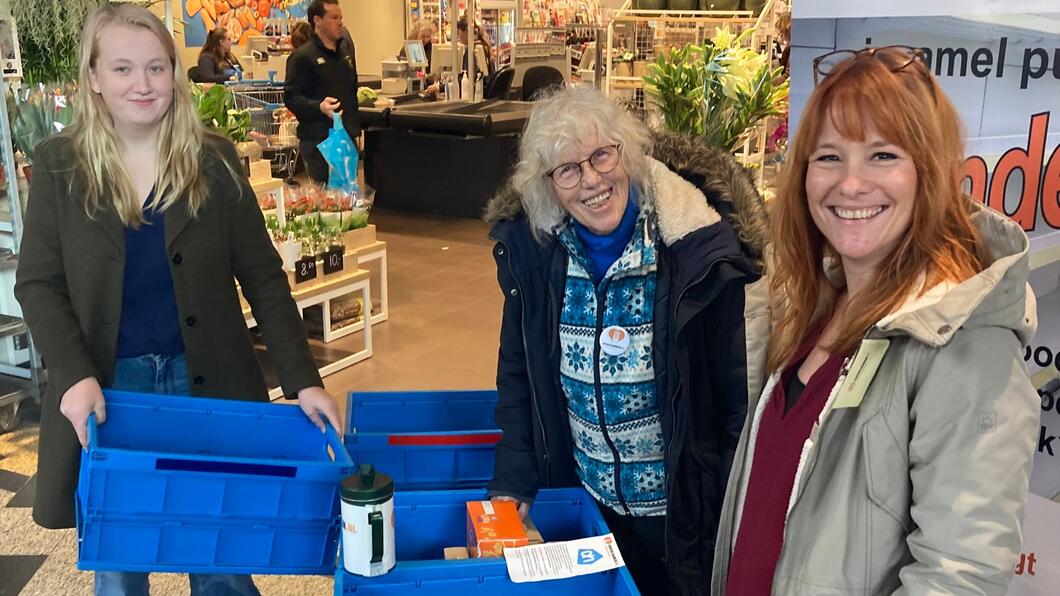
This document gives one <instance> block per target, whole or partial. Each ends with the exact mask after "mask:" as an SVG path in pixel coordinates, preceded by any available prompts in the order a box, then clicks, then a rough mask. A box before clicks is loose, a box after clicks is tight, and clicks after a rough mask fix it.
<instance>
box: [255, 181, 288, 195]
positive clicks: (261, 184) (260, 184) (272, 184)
mask: <svg viewBox="0 0 1060 596" xmlns="http://www.w3.org/2000/svg"><path fill="white" fill-rule="evenodd" d="M250 188H252V189H253V190H254V194H261V193H263V192H269V191H271V190H279V189H281V188H283V179H281V178H272V179H271V180H258V181H253V180H251V182H250Z"/></svg>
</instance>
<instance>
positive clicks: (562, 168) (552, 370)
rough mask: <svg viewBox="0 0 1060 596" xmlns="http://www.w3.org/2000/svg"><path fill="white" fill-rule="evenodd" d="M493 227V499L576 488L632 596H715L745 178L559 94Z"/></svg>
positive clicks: (540, 115)
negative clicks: (496, 339)
mask: <svg viewBox="0 0 1060 596" xmlns="http://www.w3.org/2000/svg"><path fill="white" fill-rule="evenodd" d="M486 219H487V220H488V221H489V222H490V223H491V224H492V229H491V232H490V236H491V238H493V239H494V240H496V242H497V244H496V247H495V249H494V256H495V258H496V261H497V277H498V281H499V282H500V286H501V290H502V291H503V292H504V311H503V320H502V323H501V336H500V356H499V363H498V370H497V389H498V392H499V396H500V399H499V402H498V405H497V408H496V412H495V418H496V421H497V424H498V425H499V426H500V428H501V429H502V430H503V431H504V434H503V438H502V439H501V441H500V442H499V443H498V444H497V450H496V468H495V471H494V478H493V480H492V482H490V485H489V493H490V496H491V497H493V498H497V499H514V500H516V501H518V503H519V507H520V512H521V513H524V514H525V512H526V511H527V510H528V509H529V506H530V504H531V503H532V502H533V499H534V497H535V495H536V493H537V491H538V489H539V488H543V487H554V486H572V485H581V486H583V487H584V488H585V489H586V490H587V491H588V492H589V493H590V494H591V495H592V496H593V498H594V499H596V501H598V504H599V506H600V510H601V511H602V512H603V514H604V518H605V519H606V520H607V522H608V525H609V526H610V528H611V529H612V531H613V532H614V534H615V537H616V540H617V542H618V545H619V548H620V550H621V551H622V555H623V557H624V559H625V560H626V563H627V565H628V566H629V568H630V571H631V573H632V574H633V577H634V579H635V580H636V582H637V584H638V586H639V587H640V589H641V591H643V592H644V593H646V594H667V593H673V594H700V593H707V592H708V591H709V585H710V569H711V562H712V554H713V544H714V534H715V530H716V527H717V519H718V512H719V510H720V507H721V500H722V497H723V495H724V493H725V483H726V479H727V477H728V472H729V467H730V465H731V461H732V454H733V452H734V449H735V447H736V443H737V441H738V439H739V434H740V429H741V427H742V425H743V421H744V418H745V415H746V404H747V396H748V391H749V388H748V381H747V379H748V375H747V369H748V367H749V366H750V367H760V366H761V363H762V361H764V354H763V353H762V352H763V350H762V348H763V347H764V346H763V345H762V343H763V341H764V340H763V339H762V338H763V337H764V335H763V334H757V333H747V334H746V337H745V316H750V315H746V313H745V307H746V306H749V305H754V304H759V303H758V302H757V301H755V300H753V299H751V298H750V297H749V295H748V294H746V293H747V291H748V289H749V288H751V287H754V288H759V287H762V286H763V284H762V283H761V282H762V280H761V279H760V278H761V266H762V249H763V247H764V245H765V240H766V228H767V226H766V216H765V209H764V207H763V205H762V202H761V199H760V197H759V196H758V194H757V193H756V191H755V189H754V186H753V184H752V183H751V179H750V177H749V176H748V174H747V172H746V171H745V170H744V169H743V168H742V167H741V166H740V165H739V164H737V163H736V162H735V161H734V160H733V158H732V157H731V156H730V155H728V154H726V153H724V152H721V151H718V150H715V149H712V148H708V147H706V146H704V145H702V144H700V143H699V142H697V141H695V140H693V139H689V138H685V137H678V136H676V135H669V134H665V133H657V134H656V135H655V136H654V137H653V136H652V135H651V134H650V133H649V132H648V131H647V130H646V129H645V127H644V126H643V125H642V124H641V123H640V122H639V121H638V120H637V119H636V118H635V117H634V116H633V115H632V114H630V113H628V112H627V111H625V110H623V109H621V108H620V107H619V106H617V105H616V104H614V103H613V102H611V101H610V100H608V99H607V98H605V97H604V96H603V95H601V94H600V93H599V92H598V91H595V90H592V89H584V88H573V89H565V90H560V91H558V92H556V93H554V94H553V95H552V96H551V97H548V98H547V99H544V100H542V101H539V102H538V103H537V104H536V105H535V107H534V110H533V112H532V114H531V116H530V119H529V121H528V123H527V126H526V129H525V130H524V132H523V136H522V139H521V142H520V147H519V162H518V164H517V166H516V169H515V172H514V174H513V175H512V177H511V181H510V183H509V184H508V185H507V187H506V189H505V190H503V191H502V192H501V193H500V194H499V195H498V196H496V197H494V198H493V199H492V200H491V202H490V205H489V207H488V210H487V215H486ZM748 284H753V286H751V285H748ZM753 318H755V317H753V316H752V319H753ZM747 325H748V326H750V325H752V322H751V320H750V319H749V320H748V322H747ZM758 376H759V375H757V374H755V375H751V378H757V377H758ZM750 389H751V390H752V391H753V390H754V389H755V388H750Z"/></svg>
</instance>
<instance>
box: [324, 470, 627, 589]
mask: <svg viewBox="0 0 1060 596" xmlns="http://www.w3.org/2000/svg"><path fill="white" fill-rule="evenodd" d="M484 498H486V493H485V491H483V490H451V491H424V492H399V493H396V494H395V495H394V531H395V535H396V536H395V537H396V540H395V546H396V549H397V565H396V566H395V567H394V569H393V570H391V571H390V573H387V574H386V575H381V576H378V577H371V578H368V577H361V576H358V575H352V574H349V573H346V571H345V570H344V569H343V568H342V562H341V559H340V561H339V569H338V571H337V572H336V574H335V594H336V596H343V595H345V594H362V595H369V596H374V595H376V594H378V595H380V596H383V595H386V596H394V595H400V594H413V595H423V594H460V595H461V596H472V595H478V594H490V595H491V596H495V595H497V594H505V595H507V594H549V595H550V596H564V595H567V594H570V595H572V596H588V595H590V594H591V595H593V596H606V595H612V594H614V595H616V596H619V595H620V596H627V595H629V596H633V595H637V594H639V592H638V591H637V589H636V587H635V585H634V583H633V578H632V577H631V576H630V575H629V571H628V570H627V569H626V568H624V567H623V568H620V569H616V570H614V571H610V572H605V573H598V574H592V575H583V576H579V577H574V578H569V579H562V580H553V581H547V582H530V583H522V584H516V583H513V582H512V581H511V580H509V579H508V568H507V566H506V565H505V563H504V559H470V560H455V561H446V560H444V559H443V555H442V552H443V549H445V548H446V547H450V546H461V545H464V544H465V543H466V542H467V532H466V528H467V509H466V507H465V503H466V502H467V501H472V500H477V499H484ZM531 516H532V517H533V519H534V523H535V524H536V525H537V528H538V529H539V530H540V531H541V535H542V537H544V539H545V540H546V541H549V542H556V541H562V540H576V539H578V538H586V537H589V536H599V535H602V534H607V533H608V532H610V530H608V528H607V524H606V523H605V522H604V519H603V516H601V515H600V511H599V510H598V509H597V508H596V503H595V502H594V501H593V499H592V497H590V496H589V494H588V493H586V492H585V490H584V489H580V488H561V489H544V490H541V491H540V492H538V495H537V499H536V500H535V501H534V506H533V509H532V510H531Z"/></svg>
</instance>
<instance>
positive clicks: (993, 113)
mask: <svg viewBox="0 0 1060 596" xmlns="http://www.w3.org/2000/svg"><path fill="white" fill-rule="evenodd" d="M1057 9H1058V5H1057V4H1056V3H1055V2H1041V1H1039V0H1026V1H1022V0H1013V1H1010V2H1004V3H1001V2H996V1H993V0H960V1H950V0H945V1H940V2H923V1H911V0H892V1H890V2H886V3H875V4H872V3H852V2H846V1H843V0H799V1H797V2H794V3H793V10H794V13H793V21H792V52H791V73H792V79H791V117H790V130H796V127H797V126H798V120H799V116H800V114H801V112H802V110H803V108H804V107H805V105H806V101H807V99H808V98H809V95H810V93H811V92H812V91H813V85H814V82H813V81H814V77H813V59H814V58H816V57H817V56H820V55H822V54H825V53H828V52H831V51H834V50H837V49H853V50H857V49H861V48H865V47H884V46H889V45H905V46H911V47H914V48H921V49H922V50H923V52H924V56H925V59H926V60H927V62H928V64H929V66H930V68H931V70H932V72H933V73H934V74H935V76H936V77H937V78H938V80H939V82H940V84H941V85H942V87H943V89H944V90H945V92H946V94H947V96H948V97H949V98H950V100H951V101H952V102H953V104H954V105H955V106H956V108H957V111H958V112H959V114H960V116H961V120H962V123H963V125H964V130H965V133H966V135H967V139H966V151H967V159H966V161H965V167H964V174H965V180H964V183H965V189H966V190H967V191H968V193H969V194H970V195H971V196H972V197H974V198H975V199H976V200H978V201H980V202H983V203H986V204H988V205H990V206H991V207H993V208H994V209H997V210H998V211H1001V212H1003V213H1005V214H1006V215H1008V216H1009V217H1010V218H1012V219H1013V220H1014V221H1015V222H1017V223H1018V224H1019V225H1020V226H1021V227H1022V228H1023V229H1024V230H1025V231H1026V232H1027V235H1028V237H1030V239H1031V269H1032V271H1031V278H1030V284H1031V287H1032V289H1033V291H1034V294H1035V297H1036V298H1037V302H1038V322H1039V327H1038V334H1037V336H1036V337H1035V338H1034V341H1033V342H1032V345H1030V346H1028V347H1027V348H1026V350H1025V353H1024V359H1025V361H1026V363H1027V367H1028V370H1029V372H1030V373H1031V375H1032V379H1033V381H1034V384H1035V387H1036V388H1037V389H1038V390H1039V394H1040V395H1041V399H1042V401H1041V409H1042V420H1041V427H1040V429H1039V432H1038V434H1037V436H1036V437H1035V438H1036V444H1037V452H1036V454H1035V462H1034V473H1033V475H1032V478H1031V492H1032V493H1033V494H1034V495H1037V496H1039V497H1042V498H1035V497H1032V504H1031V505H1029V506H1028V513H1027V517H1026V519H1027V523H1026V524H1025V526H1024V532H1025V541H1026V544H1025V548H1024V551H1025V552H1024V555H1023V558H1022V570H1021V568H1020V567H1019V566H1017V569H1016V571H1017V579H1018V581H1016V582H1014V583H1013V586H1012V589H1011V590H1010V592H1009V593H1010V594H1013V595H1021V596H1025V595H1039V594H1040V595H1044V594H1051V595H1052V594H1056V593H1057V586H1060V542H1058V540H1057V539H1056V538H1055V537H1056V536H1058V535H1060V504H1057V503H1054V502H1053V501H1052V500H1053V499H1054V497H1057V496H1060V381H1057V380H1056V379H1057V378H1058V377H1060V12H1057ZM1048 11H1052V12H1048ZM1028 549H1030V550H1028ZM1032 558H1033V562H1032ZM1032 569H1033V573H1031V571H1032ZM1043 579H1044V580H1045V581H1041V580H1043Z"/></svg>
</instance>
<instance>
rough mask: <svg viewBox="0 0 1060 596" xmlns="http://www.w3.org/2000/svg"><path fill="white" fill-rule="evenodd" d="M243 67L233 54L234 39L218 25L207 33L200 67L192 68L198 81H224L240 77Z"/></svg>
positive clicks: (193, 77) (200, 57) (194, 77)
mask: <svg viewBox="0 0 1060 596" xmlns="http://www.w3.org/2000/svg"><path fill="white" fill-rule="evenodd" d="M242 70H243V67H242V66H240V64H239V59H238V58H236V57H235V55H234V54H232V40H231V39H229V37H228V30H226V29H222V28H220V27H218V28H217V29H213V30H212V31H210V32H209V33H208V34H207V35H206V43H205V44H203V46H202V51H201V52H199V62H198V67H197V68H195V69H192V74H193V76H192V77H191V78H192V80H193V81H194V82H196V83H223V82H225V81H234V80H236V79H238V78H240V76H239V74H240V73H241V72H242Z"/></svg>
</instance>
